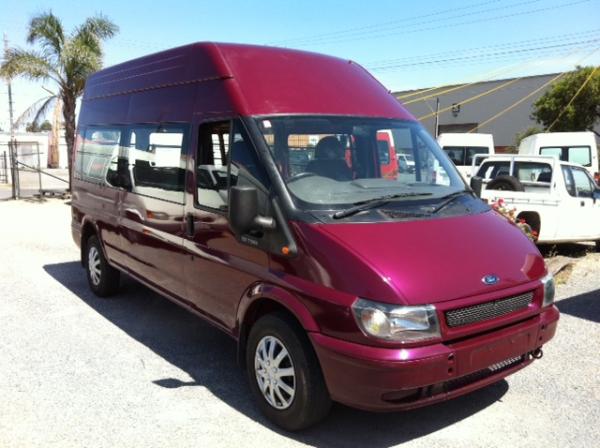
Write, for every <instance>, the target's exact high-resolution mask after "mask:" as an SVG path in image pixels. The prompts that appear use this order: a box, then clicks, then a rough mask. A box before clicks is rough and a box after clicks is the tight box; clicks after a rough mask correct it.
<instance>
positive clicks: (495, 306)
mask: <svg viewBox="0 0 600 448" xmlns="http://www.w3.org/2000/svg"><path fill="white" fill-rule="evenodd" d="M532 301H533V292H527V293H525V294H521V295H518V296H512V297H507V298H504V299H498V300H494V301H492V302H485V303H480V304H477V305H473V306H467V307H464V308H457V309H454V310H450V311H446V324H447V325H448V326H449V327H461V326H463V325H468V324H473V323H475V322H482V321H484V320H489V319H494V318H496V317H500V316H504V315H505V314H508V313H512V312H514V311H519V310H522V309H525V308H527V307H528V306H529V305H530V304H531V302H532Z"/></svg>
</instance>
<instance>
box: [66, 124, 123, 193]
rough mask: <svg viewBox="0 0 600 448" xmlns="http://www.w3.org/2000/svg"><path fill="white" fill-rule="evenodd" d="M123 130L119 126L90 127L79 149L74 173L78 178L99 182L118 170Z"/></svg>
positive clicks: (102, 182) (104, 181)
mask: <svg viewBox="0 0 600 448" xmlns="http://www.w3.org/2000/svg"><path fill="white" fill-rule="evenodd" d="M121 134H122V130H121V129H120V128H119V127H95V126H94V127H89V128H87V129H86V130H85V132H84V136H83V142H82V143H81V146H80V147H79V150H78V151H77V156H76V161H75V169H74V175H75V177H76V178H78V179H81V180H85V181H88V182H94V183H99V184H104V183H109V184H110V182H107V181H106V179H107V176H108V177H109V178H110V173H111V172H114V171H115V170H116V165H117V160H118V157H119V143H120V141H121Z"/></svg>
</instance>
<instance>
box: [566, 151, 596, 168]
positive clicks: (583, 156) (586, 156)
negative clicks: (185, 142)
mask: <svg viewBox="0 0 600 448" xmlns="http://www.w3.org/2000/svg"><path fill="white" fill-rule="evenodd" d="M567 156H568V158H569V159H568V160H569V162H572V163H578V164H580V165H583V166H590V165H591V164H592V159H591V152H590V147H589V146H571V147H569V148H567Z"/></svg>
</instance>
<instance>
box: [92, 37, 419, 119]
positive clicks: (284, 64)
mask: <svg viewBox="0 0 600 448" xmlns="http://www.w3.org/2000/svg"><path fill="white" fill-rule="evenodd" d="M183 86H186V87H188V88H187V89H185V91H186V92H188V93H186V94H185V95H186V100H187V103H188V105H187V106H186V107H192V106H191V104H193V107H194V113H195V114H199V115H206V114H209V115H210V114H212V115H215V116H218V115H223V114H230V115H231V114H233V115H273V114H332V115H359V116H372V117H387V118H399V119H407V120H414V118H413V117H412V115H410V113H409V112H407V111H406V109H404V107H402V106H401V105H400V103H399V102H398V101H397V100H396V98H394V96H393V95H391V93H390V92H389V91H388V90H387V89H386V88H385V87H384V86H383V85H382V84H381V83H379V81H377V80H376V79H375V78H374V77H373V76H372V75H371V74H370V73H368V72H367V71H366V70H365V69H364V68H363V67H361V66H360V65H358V64H356V63H354V62H352V61H348V60H344V59H339V58H335V57H331V56H325V55H321V54H316V53H309V52H304V51H297V50H289V49H282V48H273V47H263V46H254V45H240V44H223V43H211V42H200V43H194V44H190V45H186V46H183V47H178V48H174V49H170V50H166V51H163V52H160V53H155V54H151V55H148V56H144V57H141V58H138V59H134V60H131V61H127V62H124V63H122V64H118V65H115V66H112V67H109V68H106V69H104V70H101V71H99V72H97V73H95V74H93V75H92V76H90V77H89V78H88V80H87V83H86V88H85V93H84V97H83V101H84V104H86V103H87V104H88V105H89V106H91V104H90V103H94V102H100V103H105V102H106V101H108V100H109V99H111V98H115V97H121V98H122V97H123V96H138V97H140V101H141V102H142V103H143V102H144V101H143V100H142V99H141V98H142V97H143V96H145V95H147V94H148V93H149V92H152V91H157V90H160V89H165V88H171V87H174V88H178V87H183ZM191 86H196V87H195V88H194V89H190V88H189V87H191ZM171 90H175V89H171ZM179 90H181V91H182V92H183V90H182V89H179ZM192 91H193V92H195V96H196V99H195V102H192V100H191V99H190V98H189V93H190V92H192ZM166 99H167V97H166V96H162V98H161V101H163V100H166ZM95 106H96V107H92V109H98V108H99V107H101V106H100V104H96V105H95ZM102 107H103V106H102ZM106 107H108V105H107V106H106Z"/></svg>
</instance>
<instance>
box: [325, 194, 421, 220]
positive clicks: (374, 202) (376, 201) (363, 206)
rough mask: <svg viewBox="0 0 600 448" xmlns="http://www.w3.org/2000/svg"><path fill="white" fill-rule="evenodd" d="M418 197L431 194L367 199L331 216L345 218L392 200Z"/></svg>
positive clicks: (395, 195) (394, 195)
mask: <svg viewBox="0 0 600 448" xmlns="http://www.w3.org/2000/svg"><path fill="white" fill-rule="evenodd" d="M418 196H431V193H416V192H414V193H396V194H388V195H385V196H379V197H377V198H373V199H369V200H367V201H361V202H356V203H355V204H354V206H353V207H350V208H347V209H346V210H340V211H339V212H335V213H334V214H333V219H342V218H347V217H348V216H352V215H355V214H357V213H359V212H362V211H364V210H368V209H370V208H375V207H379V206H380V205H383V204H385V203H386V202H389V201H391V200H393V199H400V198H412V197H418Z"/></svg>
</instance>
